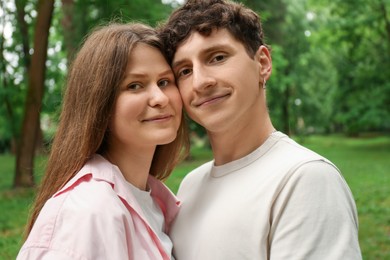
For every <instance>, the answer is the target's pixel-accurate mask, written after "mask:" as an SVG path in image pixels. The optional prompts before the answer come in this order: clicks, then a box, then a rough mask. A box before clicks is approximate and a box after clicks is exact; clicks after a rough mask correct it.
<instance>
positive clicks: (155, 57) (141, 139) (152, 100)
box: [108, 43, 182, 150]
mask: <svg viewBox="0 0 390 260" xmlns="http://www.w3.org/2000/svg"><path fill="white" fill-rule="evenodd" d="M181 114H182V101H181V97H180V94H179V91H178V89H177V87H176V84H175V78H174V75H173V73H172V71H171V67H170V66H169V65H168V63H167V62H166V60H165V59H164V56H163V55H162V54H161V52H160V51H159V50H158V49H156V48H154V47H151V46H149V45H147V44H143V43H139V44H137V45H136V46H135V47H134V48H133V50H132V52H131V54H130V56H129V63H128V66H127V68H126V71H125V75H124V80H123V81H122V82H121V84H120V93H119V96H118V98H117V100H116V104H115V107H114V112H113V115H112V117H111V121H110V125H109V130H110V134H109V140H108V144H109V150H112V149H116V148H119V149H125V150H126V149H128V148H131V149H134V148H135V149H142V147H145V148H146V147H148V146H149V147H150V146H152V147H153V146H156V145H161V144H167V143H170V142H172V141H173V140H174V139H175V138H176V135H177V130H178V128H179V125H180V120H181Z"/></svg>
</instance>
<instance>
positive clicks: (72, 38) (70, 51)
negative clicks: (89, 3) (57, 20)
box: [61, 0, 77, 64]
mask: <svg viewBox="0 0 390 260" xmlns="http://www.w3.org/2000/svg"><path fill="white" fill-rule="evenodd" d="M61 2H62V12H63V17H62V20H61V24H62V28H63V30H64V43H65V48H66V51H67V61H68V64H70V63H71V62H72V60H73V56H74V54H75V52H76V49H77V40H76V35H77V33H76V28H75V24H74V22H73V16H74V0H62V1H61Z"/></svg>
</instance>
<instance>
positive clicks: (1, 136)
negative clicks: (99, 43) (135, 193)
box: [0, 0, 390, 153]
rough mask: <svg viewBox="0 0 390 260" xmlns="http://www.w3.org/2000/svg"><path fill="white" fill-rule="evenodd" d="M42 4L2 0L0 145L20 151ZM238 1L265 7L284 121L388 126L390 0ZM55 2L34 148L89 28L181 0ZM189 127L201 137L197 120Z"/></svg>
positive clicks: (167, 8)
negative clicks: (38, 18) (35, 38)
mask: <svg viewBox="0 0 390 260" xmlns="http://www.w3.org/2000/svg"><path fill="white" fill-rule="evenodd" d="M38 2H39V0H12V1H0V30H1V31H0V61H1V63H0V152H13V153H15V152H16V150H17V149H16V144H17V143H19V142H21V141H20V140H22V139H23V138H22V137H25V136H26V135H27V132H29V131H31V129H26V127H25V128H23V127H22V125H23V124H22V122H23V121H24V120H25V117H26V116H25V114H26V113H27V112H29V111H28V110H26V109H25V106H24V104H25V100H26V98H28V95H27V93H28V89H29V86H30V85H31V82H30V81H29V73H30V66H31V64H32V62H33V60H32V56H31V55H32V54H33V53H35V48H36V46H34V44H33V39H34V36H35V34H36V30H37V29H36V28H37V27H36V25H35V24H36V21H37V16H38V9H37V7H38ZM167 2H168V3H170V4H167ZM241 2H243V3H244V4H246V5H248V6H249V7H251V8H253V9H254V10H255V11H257V12H258V13H259V14H260V16H261V19H262V22H263V27H264V30H265V37H266V42H267V44H269V46H270V47H271V50H272V51H271V53H272V60H273V72H272V76H271V79H270V80H269V82H267V100H268V105H269V110H270V113H271V116H272V119H273V121H274V124H275V125H276V127H277V128H278V129H280V130H282V131H284V132H286V133H290V134H309V133H333V132H343V133H346V134H350V135H358V134H359V133H362V132H367V131H380V132H386V131H387V132H388V131H389V130H390V108H389V105H388V104H390V81H389V80H388V78H389V75H390V0H334V1H327V0H264V1H257V0H242V1H241ZM53 3H54V11H53V18H52V20H51V26H50V33H49V36H48V46H47V48H45V47H44V48H43V49H46V50H47V57H46V58H45V60H46V61H45V63H44V64H45V68H46V73H45V74H44V81H43V83H42V84H43V85H42V86H43V89H42V90H43V92H42V95H38V96H39V98H38V99H41V101H39V102H41V104H40V105H38V107H39V108H38V110H39V112H40V113H39V117H38V121H36V124H38V126H40V127H38V128H37V129H35V130H34V131H37V132H38V134H37V135H34V136H35V138H36V139H37V140H38V141H35V142H36V144H38V146H39V144H40V143H41V142H42V141H40V137H39V136H40V134H39V133H42V134H41V135H43V136H42V138H43V140H44V141H45V142H46V143H50V139H51V137H52V135H53V134H54V132H55V129H56V121H57V119H58V111H59V109H60V107H61V100H62V96H61V93H62V88H63V86H64V79H65V77H66V72H67V67H68V64H69V62H71V60H72V58H73V55H74V53H76V52H77V50H78V48H79V46H80V44H81V43H82V41H83V39H84V37H85V35H87V34H88V32H89V31H90V30H91V29H92V28H93V27H95V26H98V25H102V24H105V23H108V22H110V21H123V22H128V21H140V22H144V23H147V24H150V25H152V26H154V25H156V24H157V23H158V22H160V21H163V20H165V19H166V18H167V17H168V15H169V13H170V12H171V10H172V6H174V5H175V4H176V5H177V4H178V1H169V0H164V3H165V4H163V3H162V1H160V0H131V1H130V0H117V1H107V0H86V1H81V0H53ZM33 66H34V65H33ZM39 120H40V123H39ZM40 128H42V132H41V131H40ZM190 129H191V130H192V131H193V132H196V133H197V135H200V136H203V135H205V131H204V130H203V129H202V128H201V127H199V126H198V125H196V124H195V123H193V122H190ZM30 134H31V133H30ZM31 136H33V135H31ZM30 153H31V152H30Z"/></svg>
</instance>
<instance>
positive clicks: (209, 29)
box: [161, 0, 361, 260]
mask: <svg viewBox="0 0 390 260" xmlns="http://www.w3.org/2000/svg"><path fill="white" fill-rule="evenodd" d="M161 36H162V37H163V38H164V41H165V42H166V44H167V56H168V58H169V59H170V62H171V64H172V68H173V70H174V73H175V76H176V79H177V84H178V87H179V90H180V93H181V96H182V99H183V103H184V106H185V109H186V111H187V113H188V115H189V116H190V117H191V118H192V119H193V120H195V121H196V122H198V123H199V124H200V125H202V126H204V127H205V129H206V130H207V133H208V136H209V139H210V143H211V147H212V150H213V154H214V160H213V161H211V162H208V163H206V164H204V165H202V166H200V167H199V168H197V169H195V170H194V171H193V172H191V173H190V174H188V175H187V176H186V178H185V179H184V180H183V182H182V184H181V187H180V189H179V192H178V196H179V198H180V199H181V200H182V208H181V210H180V213H179V215H178V217H177V219H176V221H175V223H174V225H173V228H172V229H171V232H170V235H171V238H172V240H173V243H174V255H175V257H176V259H177V260H199V259H202V260H208V259H210V260H229V259H231V260H243V259H248V260H249V259H250V260H252V259H294V260H295V259H305V260H307V259H332V260H334V259H343V260H345V259H361V253H360V248H359V242H358V220H357V213H356V206H355V202H354V199H353V197H352V194H351V191H350V190H349V188H348V186H347V184H346V182H345V181H344V179H343V177H342V176H341V174H340V172H339V170H338V169H337V168H336V167H335V166H334V165H333V164H332V163H331V162H329V161H328V160H327V159H325V158H323V157H322V156H320V155H318V154H316V153H314V152H312V151H310V150H308V149H306V148H304V147H302V146H300V145H298V144H297V143H295V142H294V141H293V140H292V139H290V138H289V137H287V136H286V135H285V134H283V133H281V132H277V131H275V128H274V127H273V125H272V122H271V120H270V117H269V114H268V110H267V105H266V98H265V88H266V81H267V80H268V79H269V77H270V75H271V70H272V63H271V56H270V52H269V50H268V48H267V46H266V44H265V43H264V41H263V32H262V28H261V24H260V22H259V17H258V16H257V14H256V13H255V12H253V11H252V10H250V9H248V8H246V7H244V6H242V5H240V4H237V3H233V2H228V1H223V0H203V1H202V0H189V1H188V2H187V3H186V4H185V5H184V6H182V7H180V8H179V9H177V10H176V11H175V12H174V13H173V14H172V15H171V16H170V18H169V19H168V21H167V23H166V24H165V25H164V26H163V27H162V28H161Z"/></svg>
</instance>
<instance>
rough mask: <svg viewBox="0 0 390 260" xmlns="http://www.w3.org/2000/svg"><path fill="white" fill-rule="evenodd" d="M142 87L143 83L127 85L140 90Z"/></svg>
mask: <svg viewBox="0 0 390 260" xmlns="http://www.w3.org/2000/svg"><path fill="white" fill-rule="evenodd" d="M141 88H142V85H141V84H139V83H131V84H129V85H127V89H128V90H138V89H141Z"/></svg>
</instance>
